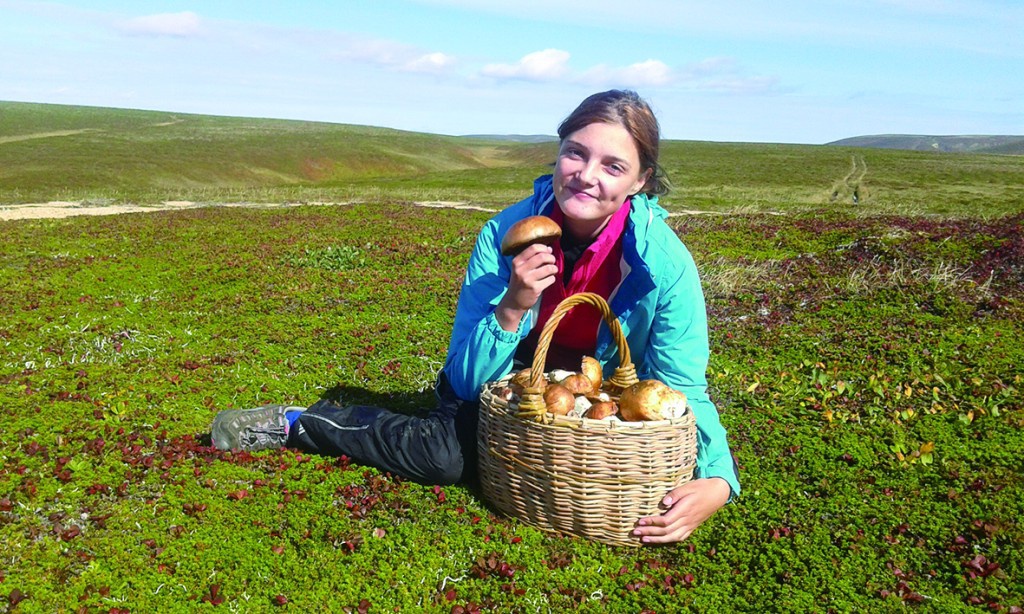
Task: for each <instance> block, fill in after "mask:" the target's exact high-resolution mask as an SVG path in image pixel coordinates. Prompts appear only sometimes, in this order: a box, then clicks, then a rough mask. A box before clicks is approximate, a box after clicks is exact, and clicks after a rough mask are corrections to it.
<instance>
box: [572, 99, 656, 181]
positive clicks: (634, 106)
mask: <svg viewBox="0 0 1024 614" xmlns="http://www.w3.org/2000/svg"><path fill="white" fill-rule="evenodd" d="M595 122H601V123H605V124H621V125H622V126H623V127H624V128H625V129H626V131H627V132H629V134H630V136H632V137H633V142H634V143H636V149H637V152H638V153H639V154H640V172H641V173H642V172H644V171H646V170H647V169H651V175H650V177H648V178H647V183H645V184H644V187H643V188H642V189H641V190H640V191H641V192H643V193H645V194H649V195H652V196H660V195H664V194H667V193H668V191H669V188H670V187H671V186H670V185H669V181H668V177H667V176H666V175H665V171H664V169H662V168H661V166H660V165H659V164H658V148H659V144H660V141H661V130H660V128H659V127H658V119H657V118H656V117H655V116H654V112H653V111H651V107H650V106H648V104H647V102H646V101H644V99H643V98H641V97H640V96H639V95H638V94H637V93H636V92H634V91H632V90H608V91H607V92H599V93H597V94H592V95H591V96H588V97H587V98H586V99H585V100H584V101H583V102H581V103H580V105H579V106H578V107H576V110H575V111H573V112H572V113H571V114H569V117H566V118H565V119H564V120H563V121H562V123H561V124H559V126H558V139H559V140H560V141H564V140H565V138H566V137H567V136H569V135H570V134H572V133H573V132H576V131H577V130H580V129H582V128H585V127H587V126H589V125H590V124H593V123H595Z"/></svg>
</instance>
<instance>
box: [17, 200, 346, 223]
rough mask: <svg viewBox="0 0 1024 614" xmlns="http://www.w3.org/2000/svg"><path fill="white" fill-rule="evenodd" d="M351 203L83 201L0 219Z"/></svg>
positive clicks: (36, 206) (31, 207)
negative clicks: (142, 203) (149, 203)
mask: <svg viewBox="0 0 1024 614" xmlns="http://www.w3.org/2000/svg"><path fill="white" fill-rule="evenodd" d="M347 204H351V203H347V202H338V203H326V202H324V203H319V202H318V203H197V202H192V201H190V200H168V201H164V202H162V203H158V204H154V205H133V204H115V205H90V204H87V203H84V202H75V201H60V200H54V201H50V202H46V203H26V204H22V205H0V220H41V219H53V218H66V217H73V216H76V215H118V214H122V213H152V212H154V211H176V210H182V209H198V208H201V207H247V208H251V209H277V208H281V207H300V206H303V205H307V206H308V205H314V206H334V205H347Z"/></svg>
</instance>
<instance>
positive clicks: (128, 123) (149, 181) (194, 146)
mask: <svg viewBox="0 0 1024 614" xmlns="http://www.w3.org/2000/svg"><path fill="white" fill-rule="evenodd" d="M0 118H2V120H0V185H2V186H3V190H2V191H0V200H2V201H18V200H23V199H26V198H28V199H32V198H51V197H54V196H55V195H61V194H64V195H71V196H74V195H76V194H85V195H90V194H98V195H101V196H107V197H113V198H118V197H122V196H123V197H125V198H139V197H145V196H146V195H147V194H156V193H160V192H166V193H167V194H177V193H180V192H181V191H182V190H183V189H188V188H191V189H193V190H195V189H199V188H206V189H226V190H230V189H253V188H269V187H275V188H281V187H288V186H312V185H318V186H329V185H334V184H338V183H339V182H344V181H352V180H365V179H371V178H375V177H391V176H411V175H417V174H421V173H425V172H451V171H459V170H466V169H490V168H503V167H511V166H522V165H524V164H528V163H529V162H530V161H531V159H533V158H536V156H537V154H536V153H535V151H534V148H532V147H530V146H523V145H509V144H505V143H501V142H497V141H489V140H481V139H462V138H455V137H443V136H436V135H426V134H417V133H412V132H402V131H399V130H389V129H384V128H373V127H364V126H350V125H341V124H328V123H317V122H303V121H287V120H273V119H248V118H233V117H214V116H206V115H189V114H182V113H167V112H155V111H135V110H121V109H105V108H95V107H71V106H61V105H42V104H26V103H9V102H6V103H0ZM545 149H546V150H547V151H550V150H551V145H550V144H549V145H548V147H546V148H545ZM545 157H550V156H549V155H547V154H545Z"/></svg>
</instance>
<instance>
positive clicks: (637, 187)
mask: <svg viewBox="0 0 1024 614" xmlns="http://www.w3.org/2000/svg"><path fill="white" fill-rule="evenodd" d="M652 174H654V169H653V168H649V169H647V170H645V171H644V172H642V173H640V177H639V178H637V180H636V183H634V184H633V189H631V190H630V191H629V193H630V195H633V194H639V193H640V192H641V191H643V189H644V186H645V185H647V180H649V179H650V178H651V175H652Z"/></svg>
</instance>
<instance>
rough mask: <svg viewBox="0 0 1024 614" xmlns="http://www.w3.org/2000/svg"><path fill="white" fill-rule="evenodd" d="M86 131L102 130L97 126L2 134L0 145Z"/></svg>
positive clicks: (72, 134)
mask: <svg viewBox="0 0 1024 614" xmlns="http://www.w3.org/2000/svg"><path fill="white" fill-rule="evenodd" d="M86 132H102V130H98V129H96V128H81V129H78V130H54V131H53V132H33V133H31V134H15V135H12V136H0V145H3V144H4V143H16V142H18V141H31V140H33V139H48V138H52V137H55V136H74V135H76V134H84V133H86Z"/></svg>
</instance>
